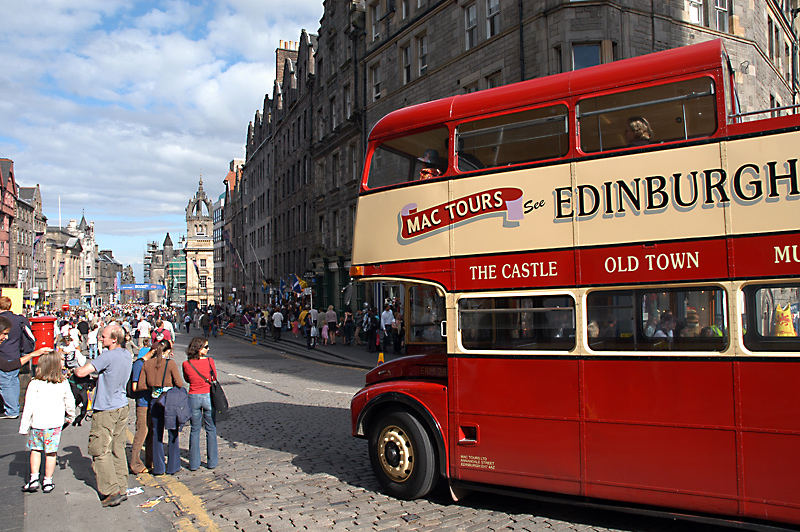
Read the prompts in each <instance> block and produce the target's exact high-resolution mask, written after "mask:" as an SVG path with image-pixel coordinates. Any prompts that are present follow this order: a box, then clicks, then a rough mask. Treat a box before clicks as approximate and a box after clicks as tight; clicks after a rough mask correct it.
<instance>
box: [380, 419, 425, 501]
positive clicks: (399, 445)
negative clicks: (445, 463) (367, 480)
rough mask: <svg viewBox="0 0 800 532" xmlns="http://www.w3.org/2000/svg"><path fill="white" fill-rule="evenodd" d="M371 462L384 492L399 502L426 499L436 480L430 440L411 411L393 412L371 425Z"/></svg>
mask: <svg viewBox="0 0 800 532" xmlns="http://www.w3.org/2000/svg"><path fill="white" fill-rule="evenodd" d="M369 459H370V462H371V463H372V469H373V471H374V472H375V476H377V477H378V482H380V484H381V486H382V487H383V490H384V491H385V492H386V494H387V495H391V496H393V497H397V498H398V499H405V500H412V499H418V498H420V497H424V496H425V495H427V494H428V493H430V491H431V489H432V488H433V485H434V483H435V481H436V476H437V475H436V456H435V452H434V448H433V443H432V442H431V438H430V436H428V433H427V432H426V431H425V428H424V427H423V426H422V423H420V421H419V420H418V419H417V418H415V417H414V416H413V415H411V414H409V413H408V412H392V413H390V414H388V415H385V416H381V417H380V419H378V420H377V422H375V423H373V424H372V426H371V430H370V435H369Z"/></svg>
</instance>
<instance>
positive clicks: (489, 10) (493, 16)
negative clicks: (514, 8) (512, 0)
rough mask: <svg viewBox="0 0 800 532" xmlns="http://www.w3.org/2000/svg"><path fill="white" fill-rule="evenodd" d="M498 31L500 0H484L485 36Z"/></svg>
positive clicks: (489, 36) (495, 33) (490, 35)
mask: <svg viewBox="0 0 800 532" xmlns="http://www.w3.org/2000/svg"><path fill="white" fill-rule="evenodd" d="M498 33H500V0H486V38H487V39H489V38H491V37H494V36H495V35H497V34H498Z"/></svg>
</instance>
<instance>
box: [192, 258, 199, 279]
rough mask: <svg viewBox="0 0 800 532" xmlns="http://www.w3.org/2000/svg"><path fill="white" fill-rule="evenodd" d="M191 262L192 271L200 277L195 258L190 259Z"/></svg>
mask: <svg viewBox="0 0 800 532" xmlns="http://www.w3.org/2000/svg"><path fill="white" fill-rule="evenodd" d="M192 264H194V272H195V273H196V274H197V278H198V279H199V278H200V268H199V267H198V266H197V259H192Z"/></svg>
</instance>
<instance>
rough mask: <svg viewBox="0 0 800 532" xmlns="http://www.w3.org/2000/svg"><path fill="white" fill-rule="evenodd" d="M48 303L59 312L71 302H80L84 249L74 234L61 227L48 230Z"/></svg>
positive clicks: (46, 269) (46, 270)
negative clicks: (62, 306)
mask: <svg viewBox="0 0 800 532" xmlns="http://www.w3.org/2000/svg"><path fill="white" fill-rule="evenodd" d="M46 249H47V251H46V257H47V258H46V268H45V272H46V278H47V291H46V293H47V294H48V295H47V300H48V301H49V302H50V305H51V307H52V308H55V309H60V308H61V305H65V304H69V303H70V301H75V300H77V301H80V298H81V273H82V268H81V266H82V260H81V258H82V256H83V246H82V245H81V240H80V238H78V237H77V236H75V235H74V234H72V232H70V231H69V230H67V229H62V228H61V227H57V226H56V227H52V226H51V227H48V228H47V244H46Z"/></svg>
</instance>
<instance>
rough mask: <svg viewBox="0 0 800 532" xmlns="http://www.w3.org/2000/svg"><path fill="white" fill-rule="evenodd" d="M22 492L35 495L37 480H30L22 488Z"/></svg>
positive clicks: (37, 485)
mask: <svg viewBox="0 0 800 532" xmlns="http://www.w3.org/2000/svg"><path fill="white" fill-rule="evenodd" d="M22 491H24V492H26V493H36V492H37V491H39V479H38V478H37V479H36V480H31V481H29V482H28V483H27V484H25V485H24V486H22Z"/></svg>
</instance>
